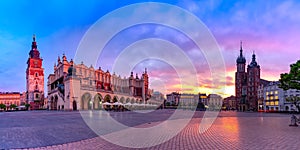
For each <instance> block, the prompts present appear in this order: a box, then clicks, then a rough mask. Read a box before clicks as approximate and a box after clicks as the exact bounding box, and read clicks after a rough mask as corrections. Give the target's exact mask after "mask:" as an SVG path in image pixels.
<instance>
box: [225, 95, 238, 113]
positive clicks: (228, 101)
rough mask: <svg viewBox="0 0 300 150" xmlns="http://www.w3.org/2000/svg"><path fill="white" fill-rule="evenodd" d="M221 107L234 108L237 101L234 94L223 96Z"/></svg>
mask: <svg viewBox="0 0 300 150" xmlns="http://www.w3.org/2000/svg"><path fill="white" fill-rule="evenodd" d="M223 107H225V109H227V110H236V107H237V103H236V98H235V96H233V95H231V96H229V97H226V98H224V100H223Z"/></svg>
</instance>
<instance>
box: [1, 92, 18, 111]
mask: <svg viewBox="0 0 300 150" xmlns="http://www.w3.org/2000/svg"><path fill="white" fill-rule="evenodd" d="M0 104H4V105H6V107H7V108H9V107H10V105H12V104H14V105H16V106H20V104H21V102H20V93H19V92H0Z"/></svg>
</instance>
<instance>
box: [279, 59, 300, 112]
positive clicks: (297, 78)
mask: <svg viewBox="0 0 300 150" xmlns="http://www.w3.org/2000/svg"><path fill="white" fill-rule="evenodd" d="M279 82H280V84H279V87H280V88H282V89H283V90H285V91H286V90H289V89H296V90H300V60H298V61H297V62H296V63H294V64H291V65H290V72H289V73H283V74H280V79H279ZM286 101H288V102H291V103H293V104H294V105H295V106H296V107H297V109H298V111H300V106H299V104H300V97H296V96H291V97H287V98H286Z"/></svg>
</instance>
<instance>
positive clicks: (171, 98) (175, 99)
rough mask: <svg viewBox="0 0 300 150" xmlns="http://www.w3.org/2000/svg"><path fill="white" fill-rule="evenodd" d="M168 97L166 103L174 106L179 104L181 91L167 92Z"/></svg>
mask: <svg viewBox="0 0 300 150" xmlns="http://www.w3.org/2000/svg"><path fill="white" fill-rule="evenodd" d="M166 97H167V100H166V105H173V106H178V105H179V100H180V93H178V92H172V93H170V94H167V95H166Z"/></svg>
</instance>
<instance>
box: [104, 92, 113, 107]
mask: <svg viewBox="0 0 300 150" xmlns="http://www.w3.org/2000/svg"><path fill="white" fill-rule="evenodd" d="M106 102H107V103H111V96H110V95H108V94H107V95H105V97H104V103H106ZM104 109H105V110H112V106H111V105H105V106H104Z"/></svg>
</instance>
